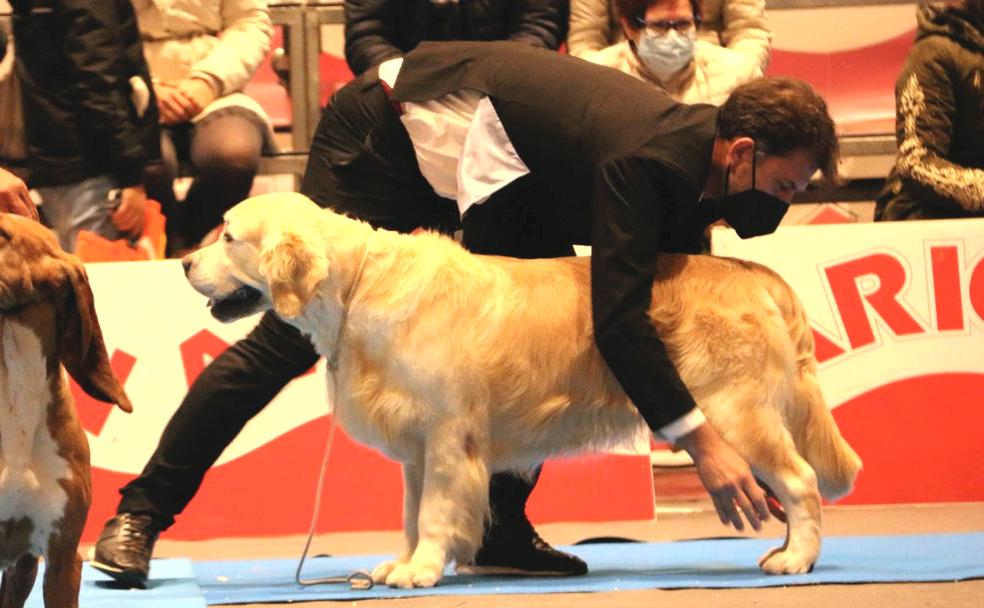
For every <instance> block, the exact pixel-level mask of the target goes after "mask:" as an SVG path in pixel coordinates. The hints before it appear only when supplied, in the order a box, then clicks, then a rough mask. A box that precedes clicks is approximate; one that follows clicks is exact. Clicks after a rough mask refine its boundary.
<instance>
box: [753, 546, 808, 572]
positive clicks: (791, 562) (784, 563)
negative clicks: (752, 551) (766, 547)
mask: <svg viewBox="0 0 984 608" xmlns="http://www.w3.org/2000/svg"><path fill="white" fill-rule="evenodd" d="M816 559H817V558H816V556H815V555H814V556H806V555H803V554H802V553H799V552H796V551H790V550H788V549H783V548H782V547H776V548H775V549H772V550H770V551H767V552H766V553H765V554H764V555H763V556H762V557H761V558H759V567H760V568H762V570H764V571H765V572H766V573H767V574H806V573H807V572H810V571H812V570H813V563H814V562H815V561H816Z"/></svg>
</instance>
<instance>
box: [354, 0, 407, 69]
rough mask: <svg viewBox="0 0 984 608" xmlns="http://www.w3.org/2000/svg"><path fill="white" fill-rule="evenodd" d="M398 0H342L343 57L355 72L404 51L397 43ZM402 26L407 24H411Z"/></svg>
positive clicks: (401, 53)
mask: <svg viewBox="0 0 984 608" xmlns="http://www.w3.org/2000/svg"><path fill="white" fill-rule="evenodd" d="M399 1H400V0H347V1H346V2H345V60H346V61H347V62H348V66H349V69H351V70H352V72H353V73H354V74H355V75H356V76H358V75H360V74H362V73H363V72H365V71H367V70H369V69H370V68H373V67H376V66H377V65H379V64H380V63H382V62H384V61H386V60H387V59H392V58H394V57H399V56H401V55H403V51H402V50H401V49H400V48H399V47H398V46H397V45H396V31H397V28H399V27H400V24H399V23H398V20H399V19H398V15H397V9H396V2H399ZM403 26H404V27H410V24H403Z"/></svg>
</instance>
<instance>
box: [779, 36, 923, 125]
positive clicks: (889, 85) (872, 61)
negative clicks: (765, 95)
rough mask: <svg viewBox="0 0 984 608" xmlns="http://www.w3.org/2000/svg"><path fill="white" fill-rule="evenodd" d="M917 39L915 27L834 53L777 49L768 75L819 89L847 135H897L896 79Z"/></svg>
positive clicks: (836, 120) (835, 119)
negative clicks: (794, 79)
mask: <svg viewBox="0 0 984 608" xmlns="http://www.w3.org/2000/svg"><path fill="white" fill-rule="evenodd" d="M914 38H915V29H913V30H911V31H908V32H904V33H902V34H900V35H898V36H896V37H894V38H890V39H888V40H885V41H883V42H879V43H877V44H873V45H869V46H863V47H858V48H854V49H849V50H845V51H837V52H833V53H806V52H798V51H783V50H779V49H774V50H773V51H772V61H771V63H770V65H769V70H768V72H769V74H771V75H782V76H795V77H797V78H802V79H803V80H805V81H807V82H809V83H810V84H811V85H813V86H814V88H816V89H817V91H818V92H819V93H820V94H821V95H823V97H824V99H826V100H827V105H828V106H829V109H830V114H831V116H833V118H834V122H836V123H837V128H838V131H839V133H840V134H841V135H868V134H876V133H895V81H896V79H897V78H898V76H899V73H900V72H901V71H902V66H903V64H904V63H905V59H906V56H907V55H908V53H909V49H910V48H911V47H912V41H913V40H914Z"/></svg>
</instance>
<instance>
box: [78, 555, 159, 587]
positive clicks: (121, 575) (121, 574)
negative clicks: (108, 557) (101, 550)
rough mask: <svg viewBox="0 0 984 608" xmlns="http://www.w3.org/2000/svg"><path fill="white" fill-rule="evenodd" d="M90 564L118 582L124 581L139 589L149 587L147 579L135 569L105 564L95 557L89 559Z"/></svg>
mask: <svg viewBox="0 0 984 608" xmlns="http://www.w3.org/2000/svg"><path fill="white" fill-rule="evenodd" d="M89 565H90V566H92V567H93V568H95V569H96V570H98V571H100V572H102V573H103V574H105V575H106V576H108V577H110V578H111V579H113V580H114V581H116V582H118V583H123V584H126V585H129V586H130V587H136V588H138V589H146V588H147V579H146V578H145V577H144V576H142V575H140V574H139V573H136V572H134V571H133V570H125V569H123V568H118V567H116V566H110V565H109V564H104V563H102V562H99V561H96V560H94V559H93V560H90V561H89Z"/></svg>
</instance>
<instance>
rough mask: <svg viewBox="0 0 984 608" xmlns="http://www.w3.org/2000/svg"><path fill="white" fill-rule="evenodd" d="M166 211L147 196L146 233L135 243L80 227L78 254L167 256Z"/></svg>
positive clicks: (128, 258) (85, 257) (87, 258)
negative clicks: (112, 239)
mask: <svg viewBox="0 0 984 608" xmlns="http://www.w3.org/2000/svg"><path fill="white" fill-rule="evenodd" d="M165 221H166V219H165V217H164V214H163V213H161V204H160V203H158V202H157V201H155V200H150V199H148V200H147V203H146V205H144V227H143V233H142V234H141V235H140V238H138V239H137V243H136V246H135V247H131V246H130V244H129V242H128V241H127V240H126V239H117V240H115V241H111V240H109V239H107V238H106V237H103V236H100V235H98V234H96V233H95V232H92V231H90V230H79V234H78V238H77V240H76V243H75V255H77V256H79V257H80V258H82V261H83V262H134V261H139V260H160V259H163V258H164V247H165V245H166V244H167V237H166V236H165V234H164V224H165Z"/></svg>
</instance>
